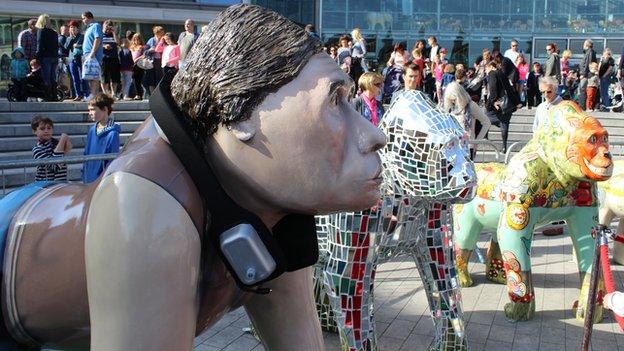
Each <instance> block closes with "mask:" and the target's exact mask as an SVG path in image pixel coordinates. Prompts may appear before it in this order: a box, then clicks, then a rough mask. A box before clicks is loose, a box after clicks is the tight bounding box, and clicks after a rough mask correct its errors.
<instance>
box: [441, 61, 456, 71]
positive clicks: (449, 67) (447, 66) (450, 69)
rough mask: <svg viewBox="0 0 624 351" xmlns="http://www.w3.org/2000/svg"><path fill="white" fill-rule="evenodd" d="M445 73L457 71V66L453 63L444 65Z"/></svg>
mask: <svg viewBox="0 0 624 351" xmlns="http://www.w3.org/2000/svg"><path fill="white" fill-rule="evenodd" d="M444 73H455V66H453V64H450V63H449V64H448V65H446V66H444Z"/></svg>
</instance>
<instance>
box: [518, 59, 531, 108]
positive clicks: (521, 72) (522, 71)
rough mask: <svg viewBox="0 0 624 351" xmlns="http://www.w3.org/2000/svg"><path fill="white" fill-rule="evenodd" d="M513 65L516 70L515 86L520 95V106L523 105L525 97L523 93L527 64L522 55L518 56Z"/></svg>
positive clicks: (527, 72) (527, 73)
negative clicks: (516, 79)
mask: <svg viewBox="0 0 624 351" xmlns="http://www.w3.org/2000/svg"><path fill="white" fill-rule="evenodd" d="M515 64H516V67H517V68H518V83H517V85H516V89H517V91H518V94H520V101H522V104H524V101H525V96H526V94H525V92H526V83H527V77H528V76H529V64H528V63H527V62H526V60H525V59H524V55H523V54H518V57H517V58H516V62H515Z"/></svg>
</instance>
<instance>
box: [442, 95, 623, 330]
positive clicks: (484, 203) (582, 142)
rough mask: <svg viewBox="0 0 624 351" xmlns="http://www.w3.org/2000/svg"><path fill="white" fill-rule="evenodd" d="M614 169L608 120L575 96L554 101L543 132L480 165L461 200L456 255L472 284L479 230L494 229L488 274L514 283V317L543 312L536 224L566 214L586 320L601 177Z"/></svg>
mask: <svg viewBox="0 0 624 351" xmlns="http://www.w3.org/2000/svg"><path fill="white" fill-rule="evenodd" d="M612 171H613V162H612V160H611V154H610V153H609V140H608V133H607V131H606V129H605V128H603V127H602V125H601V124H600V122H599V121H598V120H597V119H596V118H594V117H591V116H589V115H587V114H585V112H583V111H582V110H581V109H580V108H579V106H578V105H577V104H576V103H574V102H571V101H564V102H562V103H560V104H559V105H557V106H554V107H552V108H551V109H550V110H549V114H548V118H547V119H546V120H545V122H544V123H543V124H542V125H541V126H540V128H539V129H538V130H537V132H536V134H535V136H534V137H533V138H532V139H531V140H530V141H529V143H528V144H527V145H526V146H525V147H524V148H523V149H522V150H520V151H519V152H518V153H517V154H516V155H514V156H513V157H512V159H511V161H510V162H509V165H508V166H506V167H505V166H504V165H501V164H481V165H479V167H478V168H477V174H478V178H479V185H478V187H477V195H476V197H475V198H474V200H473V201H471V202H469V203H467V204H465V205H457V206H455V208H454V210H453V212H454V224H455V226H456V227H455V230H454V232H455V235H456V238H455V244H456V245H457V259H456V262H457V268H458V273H459V277H460V281H461V284H462V286H469V285H471V284H472V279H471V278H470V275H469V273H468V260H469V258H470V255H471V253H472V250H474V248H475V247H476V244H477V240H478V237H479V233H480V232H481V230H482V229H491V230H494V231H496V235H495V236H494V237H493V240H492V241H491V242H490V248H489V250H488V258H487V260H488V263H487V271H488V272H487V274H488V277H489V278H490V279H492V280H495V281H499V282H503V283H504V282H506V284H507V289H508V295H509V299H510V300H511V302H509V303H508V304H507V305H506V306H505V315H506V316H507V317H508V318H510V319H513V320H516V321H518V320H529V319H531V318H532V317H533V315H534V313H535V301H534V298H535V296H534V289H533V284H532V279H531V242H532V239H533V230H534V228H535V227H536V226H539V225H543V224H547V223H550V222H552V221H556V220H565V221H566V224H567V226H568V229H569V233H570V236H571V238H572V243H573V245H574V249H575V252H576V258H577V262H578V268H579V272H580V275H581V282H582V286H581V294H580V296H579V299H578V302H577V305H575V306H574V310H575V314H576V318H578V319H581V320H582V319H583V318H584V312H585V305H586V302H587V294H588V291H589V281H590V278H591V276H590V273H589V272H590V271H591V263H592V257H593V252H594V249H593V248H594V240H593V239H592V237H591V232H592V229H593V227H594V226H596V225H597V224H598V201H597V196H596V182H598V181H604V180H607V179H609V177H610V176H611V173H612ZM503 269H504V270H503ZM603 293H604V292H603ZM599 301H600V298H599ZM601 316H602V306H601V305H598V306H597V307H596V312H595V314H594V319H595V320H601Z"/></svg>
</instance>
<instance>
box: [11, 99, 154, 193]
mask: <svg viewBox="0 0 624 351" xmlns="http://www.w3.org/2000/svg"><path fill="white" fill-rule="evenodd" d="M36 114H42V115H44V116H47V117H49V118H50V119H52V121H53V122H54V135H55V137H58V136H59V135H60V134H61V133H66V134H67V135H69V137H70V138H71V142H72V144H73V150H72V151H71V153H70V155H68V156H78V155H82V154H83V152H84V146H85V142H86V140H87V131H88V130H89V127H90V126H91V125H92V124H93V122H92V121H91V120H90V118H89V114H88V112H87V103H85V102H7V101H0V162H1V161H10V160H24V159H31V158H32V148H33V146H34V145H35V139H34V136H33V133H32V130H31V128H30V120H31V118H32V117H33V116H34V115H36ZM148 115H149V105H148V102H147V101H117V102H115V104H114V105H113V114H112V116H113V117H114V119H115V122H117V123H119V124H120V125H121V135H120V142H121V144H122V145H123V144H124V143H125V142H126V141H127V140H128V138H129V137H130V136H131V135H132V133H133V132H134V130H135V129H136V128H137V127H138V126H139V125H140V124H141V123H142V122H143V120H144V119H145V118H146V117H147V116H148ZM80 169H81V165H79V164H76V165H69V166H68V177H69V179H70V180H78V179H80ZM0 172H2V171H1V170H0ZM34 172H35V169H34V168H27V169H26V170H25V171H24V169H23V168H20V169H10V170H4V173H3V174H1V173H0V178H2V179H0V196H1V195H2V189H3V188H5V189H6V191H8V190H9V189H10V188H14V187H16V186H19V185H22V184H24V180H26V181H27V182H31V181H33V180H34Z"/></svg>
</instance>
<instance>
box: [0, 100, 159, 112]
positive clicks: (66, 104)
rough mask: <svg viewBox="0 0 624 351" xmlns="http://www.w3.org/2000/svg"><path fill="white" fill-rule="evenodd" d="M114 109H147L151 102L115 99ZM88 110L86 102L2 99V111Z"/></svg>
mask: <svg viewBox="0 0 624 351" xmlns="http://www.w3.org/2000/svg"><path fill="white" fill-rule="evenodd" d="M113 110H114V111H147V110H149V102H148V101H147V100H144V101H115V104H113ZM41 111H46V112H52V111H87V103H86V102H70V101H63V102H8V101H6V100H5V101H0V112H41Z"/></svg>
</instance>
